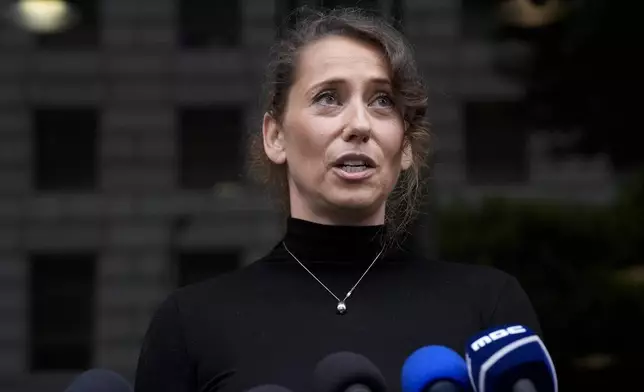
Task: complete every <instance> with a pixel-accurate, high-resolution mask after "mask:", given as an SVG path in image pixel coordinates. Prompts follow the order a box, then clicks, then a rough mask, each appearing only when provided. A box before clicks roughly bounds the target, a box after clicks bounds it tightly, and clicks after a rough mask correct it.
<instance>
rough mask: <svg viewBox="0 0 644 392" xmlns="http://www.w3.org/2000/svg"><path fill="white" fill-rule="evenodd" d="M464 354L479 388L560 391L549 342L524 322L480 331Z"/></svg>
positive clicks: (504, 391)
mask: <svg viewBox="0 0 644 392" xmlns="http://www.w3.org/2000/svg"><path fill="white" fill-rule="evenodd" d="M465 358H466V362H467V370H468V372H469V377H470V381H471V383H472V386H473V387H474V390H475V391H476V392H558V385H557V374H556V372H555V366H554V363H553V362H552V358H550V354H549V353H548V350H547V349H546V346H545V345H544V344H543V342H542V341H541V339H540V338H539V336H537V335H536V334H535V333H534V332H532V331H530V330H529V329H528V328H526V327H524V326H523V325H516V324H514V325H503V326H499V327H495V328H491V329H488V330H486V331H484V332H481V333H479V334H478V335H476V336H475V337H474V338H472V339H470V341H469V343H468V345H467V348H466V356H465Z"/></svg>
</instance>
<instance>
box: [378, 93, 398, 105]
mask: <svg viewBox="0 0 644 392" xmlns="http://www.w3.org/2000/svg"><path fill="white" fill-rule="evenodd" d="M373 102H374V104H375V105H376V106H380V107H392V106H394V101H393V99H391V98H390V97H389V96H388V95H386V94H381V95H379V96H377V97H376V99H374V101H373Z"/></svg>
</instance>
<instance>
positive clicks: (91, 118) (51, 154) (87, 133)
mask: <svg viewBox="0 0 644 392" xmlns="http://www.w3.org/2000/svg"><path fill="white" fill-rule="evenodd" d="M33 117H34V127H35V135H34V159H35V164H34V169H35V187H36V188H37V189H38V190H63V191H65V190H80V189H92V188H94V187H95V185H96V172H97V162H96V161H97V150H98V146H97V133H98V132H97V125H98V115H97V111H96V110H95V109H93V108H76V107H75V108H42V109H36V110H35V111H34V114H33Z"/></svg>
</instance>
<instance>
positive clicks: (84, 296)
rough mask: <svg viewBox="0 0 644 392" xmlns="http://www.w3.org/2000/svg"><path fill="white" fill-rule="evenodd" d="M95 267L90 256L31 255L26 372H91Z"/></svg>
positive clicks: (93, 260)
mask: <svg viewBox="0 0 644 392" xmlns="http://www.w3.org/2000/svg"><path fill="white" fill-rule="evenodd" d="M95 268H96V257H95V255H93V254H76V253H72V254H35V255H32V256H31V269H30V274H31V277H30V280H31V281H30V325H31V329H30V338H31V355H30V361H31V363H30V367H31V370H32V371H43V370H84V369H86V368H88V367H91V363H92V357H93V352H92V346H93V339H94V325H93V320H94V288H95Z"/></svg>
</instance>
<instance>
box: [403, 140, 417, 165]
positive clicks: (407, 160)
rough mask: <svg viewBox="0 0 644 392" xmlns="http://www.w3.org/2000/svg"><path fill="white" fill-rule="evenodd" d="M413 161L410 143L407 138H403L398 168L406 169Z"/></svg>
mask: <svg viewBox="0 0 644 392" xmlns="http://www.w3.org/2000/svg"><path fill="white" fill-rule="evenodd" d="M413 162H414V156H413V151H412V149H411V143H410V142H409V140H405V142H404V144H403V150H402V154H401V157H400V168H401V169H402V170H407V169H409V168H410V167H411V164H412V163H413Z"/></svg>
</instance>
